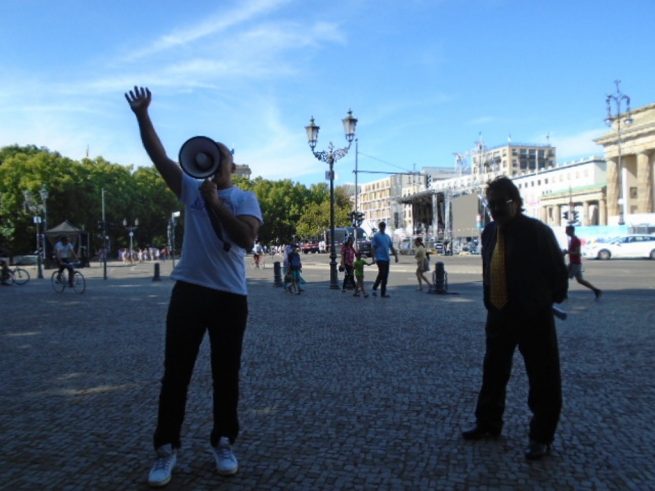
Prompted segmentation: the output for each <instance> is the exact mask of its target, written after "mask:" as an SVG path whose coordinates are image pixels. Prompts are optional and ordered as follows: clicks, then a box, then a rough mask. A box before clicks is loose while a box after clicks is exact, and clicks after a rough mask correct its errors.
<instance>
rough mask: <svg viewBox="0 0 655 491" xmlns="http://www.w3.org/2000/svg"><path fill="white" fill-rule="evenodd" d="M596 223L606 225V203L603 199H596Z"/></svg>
mask: <svg viewBox="0 0 655 491" xmlns="http://www.w3.org/2000/svg"><path fill="white" fill-rule="evenodd" d="M598 225H607V203H606V202H605V200H604V199H599V200H598Z"/></svg>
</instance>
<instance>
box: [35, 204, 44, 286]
mask: <svg viewBox="0 0 655 491" xmlns="http://www.w3.org/2000/svg"><path fill="white" fill-rule="evenodd" d="M32 221H33V222H34V226H35V227H36V269H37V277H38V278H39V279H40V280H42V279H43V264H42V261H41V233H40V231H39V225H41V217H40V216H39V215H34V216H33V217H32Z"/></svg>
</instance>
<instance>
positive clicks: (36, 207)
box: [23, 186, 48, 279]
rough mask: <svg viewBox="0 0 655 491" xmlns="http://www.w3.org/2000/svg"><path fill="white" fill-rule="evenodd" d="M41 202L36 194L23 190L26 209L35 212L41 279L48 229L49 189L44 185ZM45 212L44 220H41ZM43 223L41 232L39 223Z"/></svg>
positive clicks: (38, 270)
mask: <svg viewBox="0 0 655 491" xmlns="http://www.w3.org/2000/svg"><path fill="white" fill-rule="evenodd" d="M39 196H40V197H41V203H40V204H39V203H37V201H36V200H35V198H34V195H33V194H32V193H30V192H29V191H23V199H24V206H25V209H27V210H29V211H30V212H31V213H33V214H34V216H33V217H32V221H33V223H34V225H35V227H36V265H37V275H38V278H39V279H43V266H44V265H45V252H46V251H45V245H46V244H45V232H46V230H48V205H47V200H48V190H47V189H46V187H45V186H42V187H41V189H40V190H39ZM41 214H43V220H41ZM41 223H43V233H39V225H40V224H41Z"/></svg>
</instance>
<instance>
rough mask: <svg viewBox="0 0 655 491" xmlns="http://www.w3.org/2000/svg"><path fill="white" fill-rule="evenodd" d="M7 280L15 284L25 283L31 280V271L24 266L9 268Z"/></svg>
mask: <svg viewBox="0 0 655 491" xmlns="http://www.w3.org/2000/svg"><path fill="white" fill-rule="evenodd" d="M7 280H8V281H11V282H12V283H13V284H14V285H24V284H25V283H27V282H28V281H30V273H29V272H28V271H27V270H26V269H23V268H18V267H16V268H9V278H7Z"/></svg>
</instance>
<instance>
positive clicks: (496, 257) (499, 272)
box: [489, 228, 507, 310]
mask: <svg viewBox="0 0 655 491" xmlns="http://www.w3.org/2000/svg"><path fill="white" fill-rule="evenodd" d="M496 230H497V231H498V232H497V235H496V247H494V252H493V254H492V255H491V272H490V275H489V281H490V290H489V301H490V302H491V305H493V306H494V307H496V308H497V309H498V310H500V309H502V308H503V307H504V306H505V304H506V303H507V278H506V272H505V238H504V237H503V234H502V233H501V231H500V228H497V229H496Z"/></svg>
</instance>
